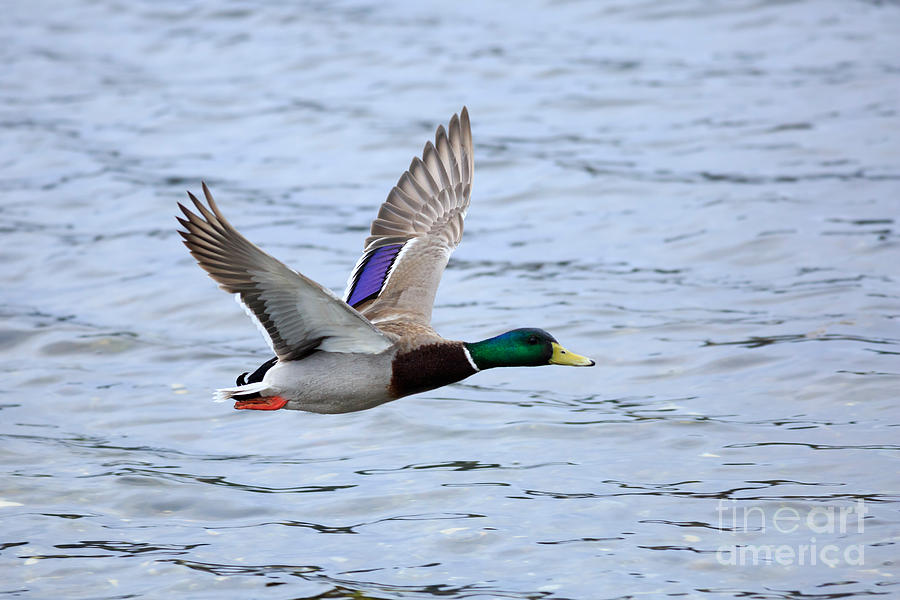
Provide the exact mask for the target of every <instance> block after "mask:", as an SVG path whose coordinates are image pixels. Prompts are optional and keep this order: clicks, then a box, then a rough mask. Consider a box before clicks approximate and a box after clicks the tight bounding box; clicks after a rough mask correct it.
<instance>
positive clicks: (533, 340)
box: [528, 335, 538, 346]
mask: <svg viewBox="0 0 900 600" xmlns="http://www.w3.org/2000/svg"><path fill="white" fill-rule="evenodd" d="M528 343H529V344H531V345H532V346H533V345H535V344H537V343H538V339H537V336H536V335H532V336H530V337H529V338H528Z"/></svg>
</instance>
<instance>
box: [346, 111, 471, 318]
mask: <svg viewBox="0 0 900 600" xmlns="http://www.w3.org/2000/svg"><path fill="white" fill-rule="evenodd" d="M473 166H474V159H473V153H472V130H471V125H470V123H469V113H468V111H467V110H466V108H465V107H463V109H462V111H461V112H460V114H459V115H453V117H452V118H451V119H450V123H449V125H448V127H447V128H446V129H445V128H444V126H443V125H441V126H439V127H438V128H437V131H436V133H435V139H434V142H430V141H429V142H427V143H426V144H425V148H424V150H423V151H422V157H421V158H419V157H415V158H413V159H412V161H411V162H410V165H409V169H408V170H407V171H406V172H404V173H403V174H402V175H401V176H400V179H399V180H398V181H397V185H396V186H394V188H393V189H392V190H391V191H390V193H389V194H388V197H387V200H385V201H384V203H383V204H382V205H381V209H380V210H379V211H378V216H377V217H376V218H375V220H374V221H372V228H371V235H370V236H369V237H368V238H366V243H365V248H364V250H363V255H362V256H361V257H360V259H359V261H358V262H357V263H356V267H355V268H354V269H353V272H352V273H351V275H350V279H349V280H348V282H347V291H346V293H345V295H344V298H345V300H346V301H347V302H349V303H351V304H353V306H354V307H356V308H357V309H359V311H360V312H361V313H362V314H363V315H365V316H366V317H367V318H369V319H370V320H372V321H375V322H379V321H384V320H387V319H394V318H403V319H407V320H411V321H414V322H417V323H422V324H425V325H427V324H428V323H429V322H430V321H431V308H432V305H433V304H434V296H435V293H436V292H437V287H438V284H439V283H440V279H441V275H442V274H443V272H444V267H445V266H446V265H447V261H448V260H449V258H450V253H451V252H453V249H454V248H456V246H457V245H458V244H459V242H460V239H462V233H463V219H464V218H465V216H466V211H467V209H468V207H469V197H470V194H471V190H472V174H473V170H474V169H473ZM396 244H401V245H402V246H401V247H400V249H399V251H398V252H397V253H396V257H395V258H394V259H393V261H392V262H391V263H390V264H386V263H385V261H381V260H376V258H377V257H378V256H382V255H381V254H379V249H380V248H383V247H385V246H392V247H393V246H394V245H396ZM361 282H362V283H361ZM373 282H374V283H373ZM373 285H374V286H375V287H374V288H373V287H372V286H373ZM378 286H380V287H378ZM363 288H365V289H363Z"/></svg>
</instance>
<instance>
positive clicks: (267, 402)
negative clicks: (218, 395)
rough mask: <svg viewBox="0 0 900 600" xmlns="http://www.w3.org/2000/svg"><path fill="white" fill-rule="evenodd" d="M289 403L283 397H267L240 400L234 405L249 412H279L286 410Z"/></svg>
mask: <svg viewBox="0 0 900 600" xmlns="http://www.w3.org/2000/svg"><path fill="white" fill-rule="evenodd" d="M287 403H288V401H287V400H285V399H284V398H282V397H281V396H267V397H265V398H254V399H253V400H238V401H237V402H235V403H234V407H235V408H237V409H242V408H244V409H249V410H278V409H279V408H284V405H285V404H287Z"/></svg>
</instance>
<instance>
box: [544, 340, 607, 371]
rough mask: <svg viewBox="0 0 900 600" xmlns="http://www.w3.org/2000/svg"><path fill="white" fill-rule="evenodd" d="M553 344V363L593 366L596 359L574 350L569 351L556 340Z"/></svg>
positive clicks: (551, 361) (551, 358)
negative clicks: (593, 359)
mask: <svg viewBox="0 0 900 600" xmlns="http://www.w3.org/2000/svg"><path fill="white" fill-rule="evenodd" d="M552 345H553V356H551V357H550V364H551V365H568V366H570V367H593V366H594V364H596V363H594V361H592V360H591V359H589V358H588V357H587V356H581V355H579V354H575V353H574V352H569V351H568V350H566V349H565V348H563V347H562V346H560V345H559V344H557V343H556V342H553V343H552Z"/></svg>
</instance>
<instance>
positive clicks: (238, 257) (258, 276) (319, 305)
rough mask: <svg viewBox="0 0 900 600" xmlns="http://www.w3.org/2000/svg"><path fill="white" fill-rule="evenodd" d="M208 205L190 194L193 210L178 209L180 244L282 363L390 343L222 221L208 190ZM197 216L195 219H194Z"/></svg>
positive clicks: (376, 349)
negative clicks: (249, 317)
mask: <svg viewBox="0 0 900 600" xmlns="http://www.w3.org/2000/svg"><path fill="white" fill-rule="evenodd" d="M203 194H204V195H205V196H206V201H207V203H208V206H207V205H204V204H203V203H202V202H201V201H200V200H198V199H197V197H196V196H194V195H193V194H191V193H190V192H188V196H189V197H190V199H191V201H192V202H193V204H194V207H195V210H196V211H197V212H196V213H195V212H192V211H191V210H189V209H187V208H185V207H184V206H183V205H182V204H180V203H179V204H178V206H179V207H180V208H181V211H182V212H183V213H184V216H185V217H186V218H185V219H182V218H180V217H177V218H178V222H179V223H181V225H182V226H183V227H184V228H185V229H186V231H179V233H180V234H181V236H182V237H183V238H184V244H185V245H186V246H187V247H188V250H190V251H191V255H193V257H194V258H195V259H197V262H198V263H199V264H200V266H201V267H203V269H204V270H205V271H206V272H207V273H209V276H210V277H212V278H213V279H214V280H215V281H216V282H218V284H219V286H220V287H221V288H222V289H224V290H225V291H227V292H231V293H233V294H237V295H238V297H239V298H240V302H241V304H243V305H244V306H245V307H246V309H247V310H248V312H250V313H252V314H253V316H254V317H256V319H255V320H256V321H257V322H258V324H259V325H260V329H261V330H262V331H263V332H264V333H265V334H266V337H267V341H268V342H269V345H270V346H271V347H272V349H273V350H274V351H275V354H276V355H277V356H278V358H279V359H280V360H297V359H299V358H302V357H304V356H306V355H307V354H309V353H310V352H312V351H313V350H316V349H318V350H323V351H326V352H363V353H377V352H381V351H382V350H385V349H387V348H388V347H390V346H391V344H392V342H391V340H390V339H389V338H388V337H387V336H385V335H384V334H383V333H381V332H380V331H378V329H376V328H375V327H374V326H373V325H372V323H371V322H369V321H368V320H367V319H366V318H365V317H363V316H362V315H361V314H360V313H359V312H357V311H356V310H354V309H353V308H351V307H350V306H348V305H347V304H346V303H344V302H342V301H341V300H340V299H339V298H338V297H337V296H335V295H334V294H333V293H331V291H329V290H328V289H326V288H324V287H322V286H321V285H319V284H318V283H316V282H315V281H313V280H311V279H309V278H307V277H304V276H303V275H301V274H300V273H297V272H296V271H293V270H292V269H289V268H288V267H287V266H285V265H284V263H282V262H281V261H279V260H277V259H275V258H273V257H272V256H270V255H269V254H266V253H265V252H263V251H262V250H260V249H259V248H258V247H257V246H256V245H254V244H253V243H252V242H250V241H249V240H248V239H247V238H245V237H244V236H242V235H241V234H240V233H238V231H237V230H236V229H235V228H234V227H232V225H231V223H229V222H228V220H226V219H225V217H224V216H222V213H221V212H220V211H219V208H218V206H216V203H215V200H213V197H212V194H210V192H209V188H207V187H206V184H205V183H204V184H203ZM198 213H199V214H198Z"/></svg>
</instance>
